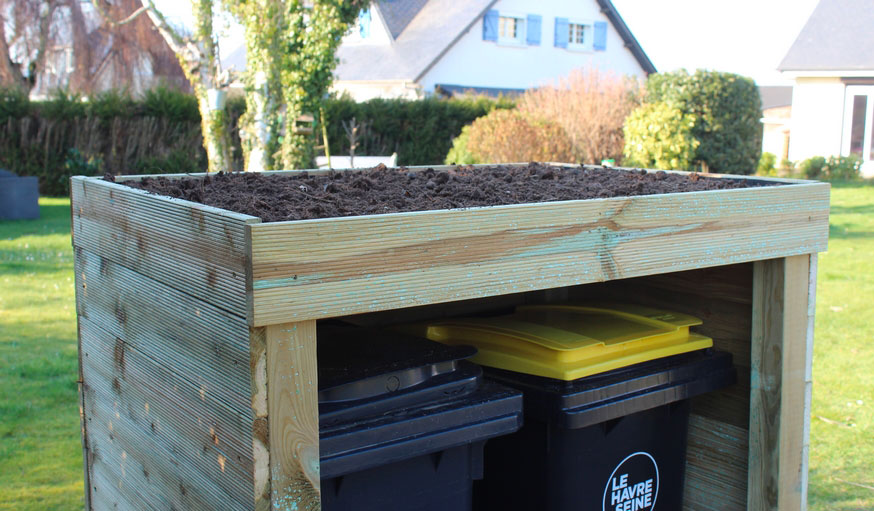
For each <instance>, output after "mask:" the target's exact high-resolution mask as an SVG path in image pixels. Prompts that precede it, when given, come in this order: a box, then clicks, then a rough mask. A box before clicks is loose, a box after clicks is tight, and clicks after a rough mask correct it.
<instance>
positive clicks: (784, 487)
mask: <svg viewBox="0 0 874 511" xmlns="http://www.w3.org/2000/svg"><path fill="white" fill-rule="evenodd" d="M815 257H816V256H815V255H814V256H806V255H805V256H797V257H789V258H786V259H785V272H786V277H785V289H786V291H785V295H784V296H785V298H786V304H785V305H784V307H783V314H784V317H783V322H784V327H783V335H784V338H783V364H782V368H781V372H782V374H781V383H780V394H781V396H780V444H779V451H778V453H779V454H778V455H779V457H780V458H779V459H780V479H779V486H778V488H779V489H778V495H779V506H778V509H779V510H781V511H790V510H792V511H794V510H798V509H806V508H807V461H808V452H809V446H810V444H809V441H810V396H811V389H812V386H813V381H812V377H811V363H812V356H813V317H814V302H815V292H816V287H815V286H816V263H815Z"/></svg>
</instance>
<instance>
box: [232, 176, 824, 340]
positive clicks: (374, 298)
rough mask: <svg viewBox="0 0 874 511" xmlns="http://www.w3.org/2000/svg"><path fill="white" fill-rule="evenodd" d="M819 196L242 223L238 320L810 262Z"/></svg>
mask: <svg viewBox="0 0 874 511" xmlns="http://www.w3.org/2000/svg"><path fill="white" fill-rule="evenodd" d="M828 190H829V188H828V185H827V184H802V185H793V186H783V187H769V188H751V189H740V190H723V191H715V192H695V193H685V194H670V195H661V196H642V197H633V198H620V199H604V200H589V201H570V202H562V203H543V204H532V205H522V206H502V207H493V208H482V209H471V210H450V211H434V212H427V213H404V214H394V215H379V216H371V217H352V218H337V219H328V220H314V221H303V222H274V223H266V224H252V225H251V226H250V227H249V228H250V229H251V233H252V240H251V242H252V265H253V283H252V285H253V293H252V296H253V304H252V306H253V309H252V315H251V318H252V320H253V322H254V325H256V326H261V325H267V324H273V323H280V322H287V321H301V320H306V319H316V318H323V317H334V316H342V315H350V314H356V313H363V312H373V311H378V310H387V309H395V308H402V307H410V306H415V305H425V304H430V303H438V302H446V301H454V300H462V299H468V298H480V297H485V296H491V295H496V294H507V293H515V292H522V291H530V290H537V289H547V288H550V287H561V286H567V285H575V284H583V283H589V282H599V281H604V280H613V279H620V278H627V277H634V276H640V275H650V274H656V273H664V272H676V271H682V270H689V269H694V268H701V267H710V266H718V265H726V264H734V263H740V262H744V261H752V260H758V259H765V258H773V257H782V256H786V255H793V254H801V253H809V252H816V251H820V250H825V248H826V244H827V237H828ZM775 225H779V229H775V227H774V226H775Z"/></svg>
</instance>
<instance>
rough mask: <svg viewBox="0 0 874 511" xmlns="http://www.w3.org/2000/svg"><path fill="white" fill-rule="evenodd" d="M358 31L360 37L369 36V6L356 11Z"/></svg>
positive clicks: (365, 37)
mask: <svg viewBox="0 0 874 511" xmlns="http://www.w3.org/2000/svg"><path fill="white" fill-rule="evenodd" d="M358 33H359V34H360V35H361V38H362V39H367V38H368V37H370V8H369V7H368V8H367V9H364V10H362V11H361V12H359V13H358Z"/></svg>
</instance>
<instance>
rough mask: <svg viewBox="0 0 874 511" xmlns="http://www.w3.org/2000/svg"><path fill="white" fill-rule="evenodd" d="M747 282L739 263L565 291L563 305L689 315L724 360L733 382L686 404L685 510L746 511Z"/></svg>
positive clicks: (746, 269) (749, 273)
mask: <svg viewBox="0 0 874 511" xmlns="http://www.w3.org/2000/svg"><path fill="white" fill-rule="evenodd" d="M752 282H753V267H752V263H746V264H737V265H731V266H722V267H715V268H707V269H702V270H694V271H686V272H681V273H670V274H664V275H652V276H648V277H640V278H634V279H626V280H617V281H612V282H605V283H601V284H595V285H590V286H579V287H574V288H571V289H570V290H569V296H568V298H569V299H570V300H595V301H597V300H601V301H604V300H607V301H610V300H613V301H621V302H628V301H630V302H635V303H639V304H642V305H649V306H652V307H661V308H665V309H669V310H676V311H678V312H684V313H687V314H691V315H693V316H696V317H698V318H700V319H701V320H703V322H704V324H703V325H701V326H700V327H695V330H696V331H697V332H700V333H702V334H704V335H707V336H710V337H712V338H713V341H714V347H715V348H717V349H720V350H722V351H727V352H729V353H731V354H732V356H733V359H734V364H735V368H736V369H737V371H738V383H737V384H735V385H732V386H731V387H728V388H726V389H723V390H720V391H717V392H713V393H710V394H707V395H704V396H701V397H698V398H695V399H693V401H692V419H691V420H690V424H689V451H688V453H687V456H686V460H687V470H688V472H687V475H686V495H687V499H686V502H685V509H689V510H699V509H713V510H720V511H731V510H743V509H746V498H747V497H746V495H747V469H746V459H747V456H748V451H749V447H748V445H749V444H748V436H749V431H748V430H749V416H750V412H749V410H750V335H751V333H750V332H751V328H752V326H751V319H750V318H751V314H752V285H753V284H752ZM711 451H712V452H711ZM751 509H752V508H751Z"/></svg>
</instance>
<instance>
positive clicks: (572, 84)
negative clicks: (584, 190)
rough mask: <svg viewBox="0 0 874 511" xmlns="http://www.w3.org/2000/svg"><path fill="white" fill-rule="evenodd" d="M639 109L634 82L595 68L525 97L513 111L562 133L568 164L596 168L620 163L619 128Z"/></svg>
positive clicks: (637, 86)
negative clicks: (603, 162)
mask: <svg viewBox="0 0 874 511" xmlns="http://www.w3.org/2000/svg"><path fill="white" fill-rule="evenodd" d="M639 104H640V84H639V82H638V81H637V80H636V79H633V78H629V77H618V76H615V75H613V74H610V73H601V72H599V71H598V70H597V68H593V69H590V70H586V71H575V72H573V73H571V74H570V76H568V77H567V78H563V79H561V80H559V82H558V84H557V85H556V86H546V87H540V88H538V89H534V90H531V91H528V92H526V93H525V94H523V95H522V96H521V97H520V98H519V100H518V107H517V108H518V110H519V111H520V112H522V113H523V114H526V115H528V116H529V117H531V118H536V119H541V120H543V121H547V122H553V123H555V124H557V125H558V126H561V127H562V128H564V131H565V133H567V136H568V137H569V138H570V141H571V144H572V146H573V157H572V158H571V160H569V161H574V162H583V163H588V164H593V165H597V164H599V163H600V162H601V160H610V159H612V160H620V159H621V158H622V151H623V146H624V135H623V129H622V126H623V124H624V122H625V118H626V117H628V114H630V113H631V111H632V110H634V108H635V107H637V106H638V105H639Z"/></svg>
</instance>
